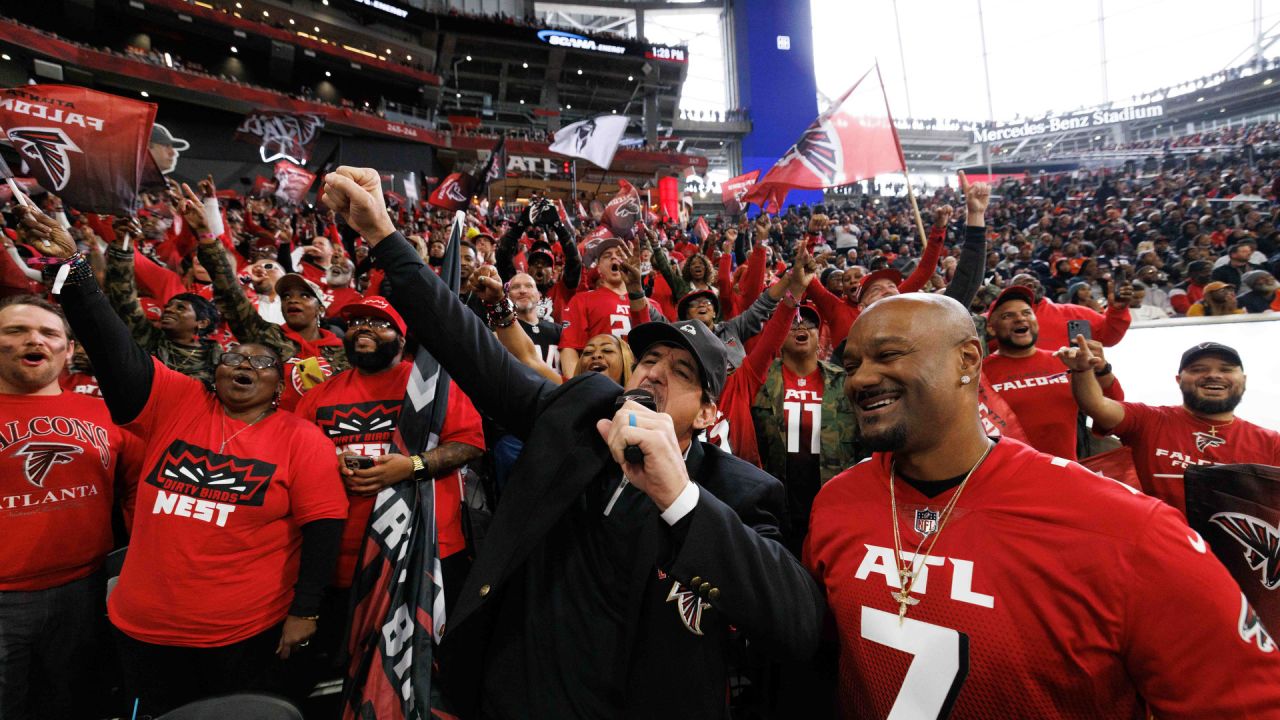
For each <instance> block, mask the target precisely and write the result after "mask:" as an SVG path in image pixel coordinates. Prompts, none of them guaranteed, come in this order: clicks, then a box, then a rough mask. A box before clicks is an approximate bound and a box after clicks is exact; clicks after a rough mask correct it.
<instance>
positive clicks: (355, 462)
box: [342, 455, 373, 470]
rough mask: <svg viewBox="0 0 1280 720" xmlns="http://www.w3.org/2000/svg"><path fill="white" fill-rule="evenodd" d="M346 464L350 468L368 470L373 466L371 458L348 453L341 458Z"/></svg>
mask: <svg viewBox="0 0 1280 720" xmlns="http://www.w3.org/2000/svg"><path fill="white" fill-rule="evenodd" d="M342 461H343V462H344V463H345V464H346V466H347V467H348V468H350V469H352V470H368V469H369V468H371V467H373V458H371V457H362V456H360V455H348V456H346V457H345V458H343V459H342Z"/></svg>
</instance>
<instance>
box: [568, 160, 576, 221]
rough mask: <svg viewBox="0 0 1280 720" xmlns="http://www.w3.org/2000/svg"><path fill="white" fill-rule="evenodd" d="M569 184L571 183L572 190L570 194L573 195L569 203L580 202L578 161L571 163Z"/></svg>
mask: <svg viewBox="0 0 1280 720" xmlns="http://www.w3.org/2000/svg"><path fill="white" fill-rule="evenodd" d="M569 183H570V187H571V188H572V190H570V193H572V197H570V198H569V201H570V202H574V203H576V202H578V161H577V160H572V161H570V162H569ZM566 212H567V211H566Z"/></svg>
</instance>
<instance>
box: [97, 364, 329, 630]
mask: <svg viewBox="0 0 1280 720" xmlns="http://www.w3.org/2000/svg"><path fill="white" fill-rule="evenodd" d="M154 367H155V379H154V380H153V383H152V388H151V396H150V397H149V398H148V399H147V404H146V406H145V407H144V408H143V410H142V413H141V414H140V415H138V417H137V419H136V420H134V421H133V422H132V423H129V425H128V426H127V429H129V430H132V431H134V432H136V433H137V434H138V435H139V436H140V437H142V438H144V439H145V441H146V449H145V461H144V464H143V470H142V472H143V473H144V474H143V475H142V478H141V479H140V481H139V483H138V498H137V502H136V511H135V512H136V514H135V516H134V521H133V537H132V541H131V542H130V544H129V554H128V557H127V559H126V560H125V564H124V570H123V572H122V573H121V575H120V584H119V585H117V586H116V589H115V591H114V592H112V593H111V599H110V601H109V602H108V603H107V610H108V613H109V615H110V616H111V622H112V623H113V624H115V626H116V627H117V628H119V629H120V630H121V631H123V632H124V633H125V634H127V635H129V636H130V637H133V638H135V639H138V640H141V641H143V642H148V643H154V644H158V645H177V646H183V647H220V646H223V645H229V644H231V643H234V642H239V641H240V640H244V639H245V638H248V637H252V636H254V635H257V634H258V633H261V632H263V631H264V630H266V629H267V628H270V627H271V626H272V625H275V624H277V623H279V622H280V621H281V620H283V619H284V617H285V615H286V614H287V613H288V610H289V604H290V603H291V602H292V601H293V585H294V583H295V582H297V579H298V560H299V555H300V551H301V548H302V533H301V531H300V529H301V527H302V526H303V525H305V524H307V523H309V522H311V521H313V520H322V519H345V518H346V517H347V498H346V493H345V492H344V491H343V489H342V482H341V480H340V479H339V477H338V464H337V461H336V460H335V459H334V455H333V446H332V445H331V444H329V441H328V440H326V439H325V437H324V434H323V433H321V432H320V431H319V430H318V429H317V428H316V427H315V426H314V425H312V424H310V423H308V422H304V421H302V420H300V419H298V418H297V417H296V416H294V415H293V414H292V413H288V412H283V411H277V412H273V413H270V414H268V415H267V416H266V417H264V418H263V419H262V420H260V421H258V422H257V423H255V424H253V425H248V424H246V423H243V422H240V421H238V420H232V419H230V418H228V417H227V415H226V413H225V412H224V411H223V409H222V404H221V403H220V402H219V401H218V398H217V396H215V395H214V394H213V393H210V392H208V391H206V390H205V389H204V386H203V385H202V384H201V383H200V382H199V381H197V380H193V379H192V378H189V377H187V376H185V375H181V374H179V373H176V372H174V371H173V370H170V369H169V368H167V367H165V366H164V365H162V364H160V362H159V361H155V363H154ZM224 443H225V446H226V447H225V448H223V445H224Z"/></svg>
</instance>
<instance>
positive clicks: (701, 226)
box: [693, 215, 711, 243]
mask: <svg viewBox="0 0 1280 720" xmlns="http://www.w3.org/2000/svg"><path fill="white" fill-rule="evenodd" d="M710 234H711V228H710V227H709V226H708V225H707V219H706V218H704V217H702V216H701V215H699V216H698V220H697V222H695V223H694V224H693V236H694V237H696V238H698V242H700V243H703V242H706V241H707V236H709V235H710Z"/></svg>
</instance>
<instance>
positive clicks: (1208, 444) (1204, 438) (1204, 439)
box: [1195, 432, 1227, 452]
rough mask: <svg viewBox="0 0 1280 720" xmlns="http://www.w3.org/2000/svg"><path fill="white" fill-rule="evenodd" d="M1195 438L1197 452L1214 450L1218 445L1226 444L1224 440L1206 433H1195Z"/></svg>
mask: <svg viewBox="0 0 1280 720" xmlns="http://www.w3.org/2000/svg"><path fill="white" fill-rule="evenodd" d="M1195 438H1196V450H1199V451H1200V452H1204V451H1205V450H1206V449H1207V448H1216V447H1218V446H1220V445H1226V444H1227V439H1226V438H1224V437H1219V436H1217V435H1212V434H1210V433H1207V432H1197V433H1195Z"/></svg>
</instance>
